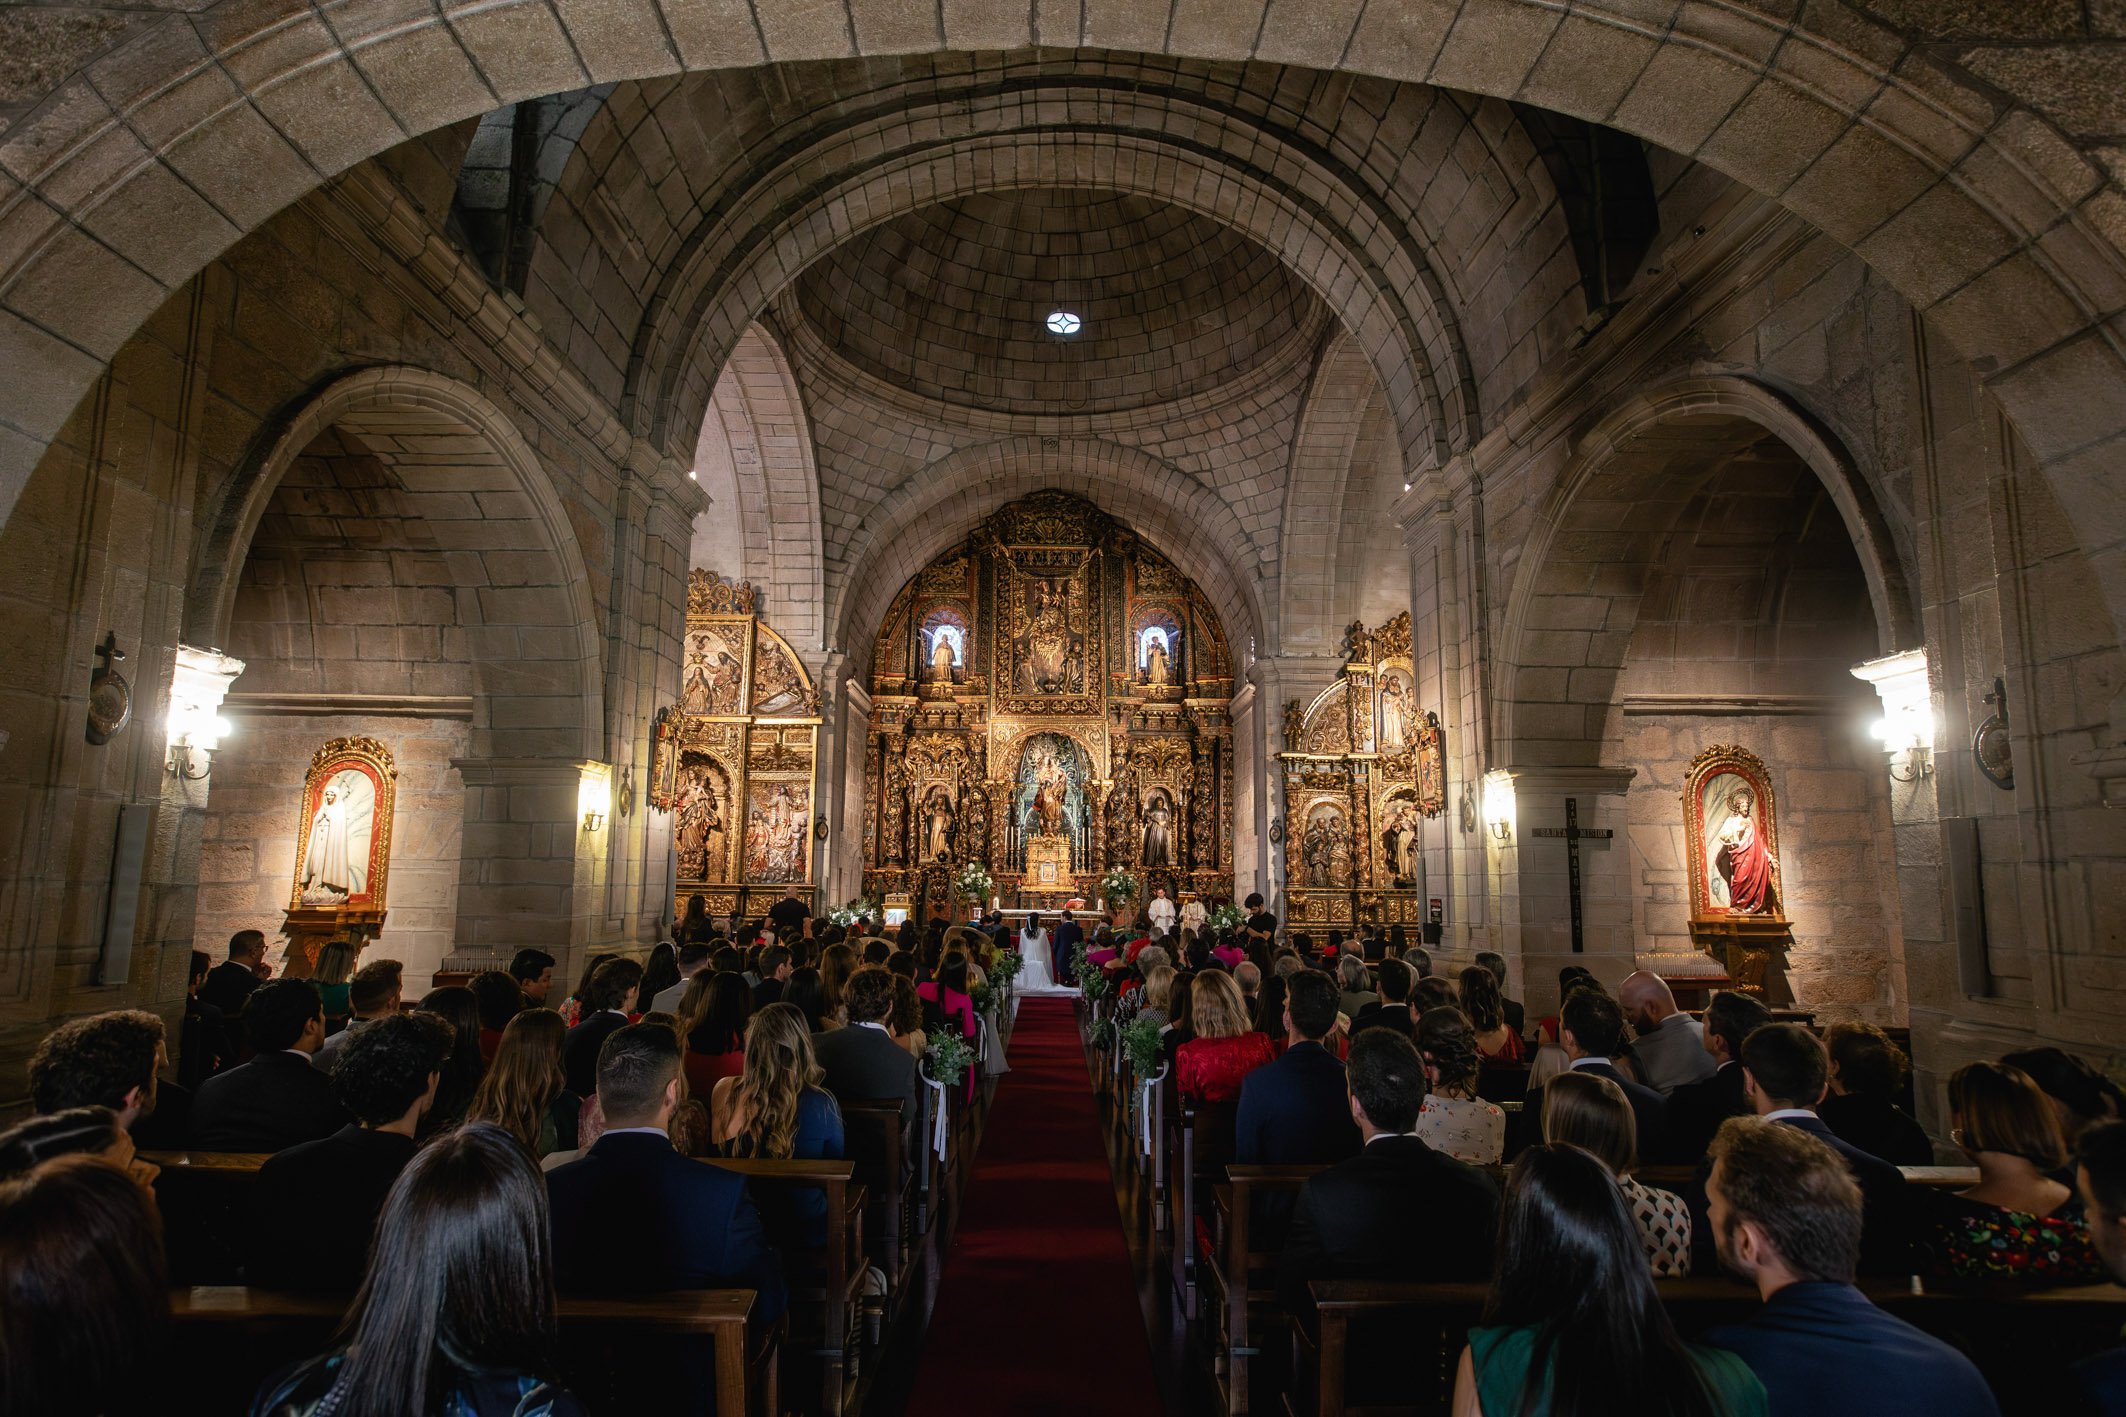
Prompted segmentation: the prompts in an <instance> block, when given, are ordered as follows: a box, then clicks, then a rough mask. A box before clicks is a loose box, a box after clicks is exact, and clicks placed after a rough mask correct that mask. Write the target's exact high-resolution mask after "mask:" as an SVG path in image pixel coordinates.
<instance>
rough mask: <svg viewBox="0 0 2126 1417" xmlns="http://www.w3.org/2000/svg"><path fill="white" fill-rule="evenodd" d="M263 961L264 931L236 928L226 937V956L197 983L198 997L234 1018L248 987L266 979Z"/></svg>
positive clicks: (242, 1004)
mask: <svg viewBox="0 0 2126 1417" xmlns="http://www.w3.org/2000/svg"><path fill="white" fill-rule="evenodd" d="M265 962H266V937H265V935H264V934H262V933H261V932H259V931H257V930H238V931H237V932H236V933H235V934H233V935H231V936H230V937H229V957H228V958H227V959H225V960H223V961H222V962H221V963H220V964H217V965H215V966H214V968H212V969H210V970H208V971H207V982H206V983H204V984H202V985H200V986H199V1001H200V1002H201V1003H203V1004H212V1005H213V1006H214V1007H215V1008H217V1009H220V1010H221V1011H222V1016H223V1017H224V1018H231V1019H233V1018H235V1017H236V1016H237V1014H238V1013H240V1012H242V1010H243V1007H244V1004H245V1002H246V1001H247V1000H249V999H250V997H251V991H252V990H254V989H256V988H258V986H259V985H260V984H262V983H264V982H265V981H264V979H263V978H262V977H261V975H260V969H261V967H262V966H263V965H264V964H265ZM252 1046H253V1047H254V1048H255V1047H257V1046H258V1045H257V1044H253V1045H252Z"/></svg>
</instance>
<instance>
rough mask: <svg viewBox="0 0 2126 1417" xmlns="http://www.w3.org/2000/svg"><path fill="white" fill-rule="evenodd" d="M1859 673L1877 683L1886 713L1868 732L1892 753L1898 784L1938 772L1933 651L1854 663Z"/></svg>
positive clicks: (1855, 672)
mask: <svg viewBox="0 0 2126 1417" xmlns="http://www.w3.org/2000/svg"><path fill="white" fill-rule="evenodd" d="M1853 677H1854V678H1855V679H1858V680H1860V681H1861V682H1863V683H1866V684H1869V685H1872V686H1873V687H1874V689H1875V696H1876V697H1877V698H1878V699H1880V700H1881V701H1882V717H1881V718H1879V719H1877V720H1876V721H1875V722H1874V723H1872V724H1870V725H1868V736H1869V737H1871V738H1873V739H1874V740H1875V741H1876V742H1878V743H1880V744H1882V746H1883V751H1885V752H1887V753H1888V754H1889V755H1890V780H1891V781H1892V782H1918V781H1919V780H1920V779H1921V778H1925V777H1931V776H1933V775H1934V701H1933V691H1932V688H1931V687H1930V685H1929V684H1928V680H1927V652H1926V651H1925V650H1923V649H1908V650H1905V651H1903V652H1901V653H1898V654H1891V655H1885V656H1883V657H1882V658H1881V659H1871V660H1869V661H1867V662H1866V663H1865V664H1856V665H1854V666H1853Z"/></svg>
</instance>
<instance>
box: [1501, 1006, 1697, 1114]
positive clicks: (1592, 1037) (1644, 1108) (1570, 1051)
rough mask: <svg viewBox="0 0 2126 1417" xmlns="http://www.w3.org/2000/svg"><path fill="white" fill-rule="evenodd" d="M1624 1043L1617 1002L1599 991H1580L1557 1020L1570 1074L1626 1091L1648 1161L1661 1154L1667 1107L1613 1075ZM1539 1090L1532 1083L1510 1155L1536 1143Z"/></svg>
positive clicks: (1648, 1092) (1643, 1089)
mask: <svg viewBox="0 0 2126 1417" xmlns="http://www.w3.org/2000/svg"><path fill="white" fill-rule="evenodd" d="M1623 1042H1624V1013H1623V1010H1621V1009H1620V1008H1618V1006H1617V1001H1616V1000H1614V999H1612V998H1610V997H1609V996H1608V995H1607V994H1604V993H1602V992H1600V991H1599V990H1597V989H1589V988H1580V989H1575V990H1573V992H1572V993H1571V994H1569V995H1567V996H1566V999H1565V1004H1564V1007H1563V1008H1562V1009H1561V1010H1560V1011H1559V1015H1558V1046H1559V1047H1561V1048H1562V1049H1564V1051H1565V1059H1566V1062H1565V1066H1566V1069H1567V1070H1568V1071H1571V1072H1590V1073H1593V1074H1595V1075H1596V1076H1597V1077H1605V1078H1608V1079H1609V1080H1610V1081H1611V1082H1613V1083H1615V1084H1616V1085H1617V1086H1618V1087H1620V1088H1622V1089H1623V1090H1624V1096H1625V1099H1626V1100H1627V1101H1629V1102H1630V1103H1631V1111H1632V1116H1633V1117H1634V1118H1635V1119H1636V1120H1637V1124H1638V1131H1639V1150H1640V1151H1642V1152H1644V1153H1645V1154H1646V1155H1649V1156H1659V1155H1661V1154H1662V1150H1661V1148H1662V1144H1663V1141H1664V1136H1665V1133H1664V1129H1663V1119H1664V1117H1665V1116H1666V1110H1667V1109H1666V1104H1664V1103H1663V1102H1662V1100H1661V1094H1660V1093H1658V1092H1655V1091H1654V1090H1653V1089H1652V1088H1650V1087H1644V1086H1642V1085H1640V1084H1639V1083H1636V1082H1633V1081H1632V1080H1631V1079H1630V1078H1627V1077H1625V1076H1624V1074H1622V1073H1620V1072H1618V1071H1617V1068H1616V1065H1615V1064H1614V1063H1612V1062H1611V1061H1610V1059H1611V1057H1612V1055H1614V1054H1615V1053H1616V1052H1617V1050H1618V1049H1619V1048H1621V1047H1622V1046H1623ZM1542 1092H1543V1089H1542V1088H1541V1087H1538V1086H1536V1085H1535V1084H1534V1082H1533V1080H1532V1079H1531V1081H1530V1085H1529V1088H1528V1093H1527V1096H1526V1098H1525V1099H1524V1102H1523V1105H1522V1110H1521V1116H1520V1125H1519V1127H1518V1129H1517V1135H1516V1136H1515V1137H1511V1138H1509V1139H1508V1143H1507V1147H1508V1150H1509V1151H1518V1150H1519V1149H1520V1148H1521V1147H1524V1146H1527V1145H1530V1144H1532V1143H1533V1142H1534V1141H1535V1140H1536V1134H1537V1132H1538V1130H1539V1124H1540V1122H1541V1120H1542V1116H1543V1105H1542Z"/></svg>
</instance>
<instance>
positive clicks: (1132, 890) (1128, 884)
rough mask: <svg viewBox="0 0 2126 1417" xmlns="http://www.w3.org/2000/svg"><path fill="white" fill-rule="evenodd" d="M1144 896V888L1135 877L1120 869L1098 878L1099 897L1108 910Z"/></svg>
mask: <svg viewBox="0 0 2126 1417" xmlns="http://www.w3.org/2000/svg"><path fill="white" fill-rule="evenodd" d="M1143 894H1144V886H1143V885H1142V883H1140V882H1139V881H1138V880H1137V878H1136V877H1135V876H1132V875H1131V874H1130V873H1129V872H1127V871H1125V870H1122V869H1121V868H1120V867H1117V868H1116V869H1114V870H1112V871H1109V872H1108V873H1107V874H1106V875H1104V876H1102V877H1101V878H1100V897H1101V899H1103V900H1105V901H1106V902H1107V904H1108V906H1109V908H1113V907H1115V906H1121V905H1129V904H1132V903H1134V902H1135V901H1136V900H1137V899H1138V898H1139V897H1140V896H1142V895H1143Z"/></svg>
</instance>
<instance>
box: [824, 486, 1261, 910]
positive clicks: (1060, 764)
mask: <svg viewBox="0 0 2126 1417" xmlns="http://www.w3.org/2000/svg"><path fill="white" fill-rule="evenodd" d="M870 689H871V694H872V702H873V714H874V722H878V723H882V722H884V721H886V718H887V716H888V714H889V713H897V714H899V715H901V716H902V717H903V719H904V720H905V722H906V724H907V735H908V741H909V742H910V743H914V742H916V741H918V740H923V741H931V742H935V743H945V742H950V743H954V744H957V745H958V746H959V749H960V750H961V751H963V752H964V753H965V754H966V758H967V761H968V763H969V764H970V765H971V769H970V772H969V773H968V774H967V775H965V776H963V777H961V778H960V779H958V781H957V783H956V785H955V784H948V783H947V782H946V781H945V780H944V779H943V778H942V777H939V778H938V779H936V784H935V787H933V786H930V785H926V783H927V782H928V781H929V780H928V779H923V780H917V779H922V774H921V772H920V770H917V771H915V772H914V773H912V774H911V776H910V780H909V781H908V782H907V783H906V785H905V790H906V791H907V792H909V793H912V794H914V795H915V797H916V800H917V802H918V803H919V804H920V803H921V802H923V801H926V800H929V797H930V794H931V793H932V792H933V791H937V792H942V793H944V794H945V796H946V797H948V798H949V799H950V801H949V804H948V805H949V807H950V810H951V811H953V812H954V813H956V814H958V815H959V819H960V820H963V821H964V820H967V818H966V813H967V812H968V811H969V810H974V809H977V808H976V804H972V803H969V802H967V801H966V800H965V799H966V798H967V797H968V796H969V795H970V794H971V793H972V792H973V791H974V789H973V784H974V783H976V782H980V783H981V784H982V787H981V796H982V797H983V799H984V800H983V802H982V803H981V804H980V805H979V808H978V810H979V811H981V812H983V813H985V814H986V822H985V830H983V831H982V832H980V833H976V834H973V835H968V834H964V833H963V834H962V835H961V837H960V838H959V842H960V845H961V849H962V850H963V851H964V853H965V859H964V860H962V861H960V862H959V863H957V864H959V865H961V866H965V865H968V864H980V865H982V866H984V867H986V868H987V869H988V871H989V873H990V875H991V877H992V878H993V879H994V880H995V882H996V889H997V894H998V896H999V897H1001V898H1002V899H1003V900H1004V901H1005V902H1007V903H1008V904H1015V905H1020V904H1022V905H1030V906H1038V907H1040V908H1044V909H1051V910H1052V909H1054V908H1056V907H1057V906H1058V905H1060V904H1061V903H1062V902H1063V901H1065V900H1068V899H1072V898H1078V899H1084V900H1087V901H1090V900H1092V899H1093V898H1094V897H1095V896H1096V895H1097V894H1099V883H1100V878H1101V877H1102V876H1103V875H1104V874H1105V873H1106V872H1107V871H1109V870H1111V869H1116V868H1123V869H1128V870H1131V871H1133V872H1135V871H1140V870H1142V869H1143V862H1142V859H1141V858H1142V855H1143V847H1144V822H1145V817H1146V812H1147V808H1148V807H1149V810H1150V811H1151V812H1152V813H1153V814H1154V815H1157V814H1160V813H1164V820H1165V823H1166V840H1167V849H1166V859H1165V864H1164V865H1162V866H1159V867H1156V868H1154V874H1155V875H1157V876H1158V877H1159V878H1160V879H1161V880H1162V882H1163V883H1164V884H1167V885H1168V886H1169V888H1170V889H1174V888H1179V889H1182V890H1189V889H1193V890H1195V891H1198V892H1203V893H1207V894H1211V895H1214V896H1216V897H1218V898H1220V899H1223V898H1225V897H1228V896H1230V894H1231V891H1232V875H1231V860H1232V850H1231V844H1230V834H1231V830H1232V826H1231V806H1230V797H1231V793H1232V787H1231V752H1230V747H1229V746H1228V747H1227V748H1225V749H1223V750H1220V749H1219V748H1217V747H1216V746H1215V745H1216V744H1218V743H1227V744H1228V745H1229V743H1230V736H1231V728H1230V718H1229V715H1228V714H1227V712H1226V705H1227V704H1228V703H1229V702H1230V700H1231V698H1232V693H1233V677H1232V659H1231V654H1230V651H1229V650H1228V648H1227V639H1226V632H1225V627H1224V626H1223V625H1222V624H1220V623H1219V620H1218V617H1217V615H1216V613H1215V612H1214V611H1213V610H1212V609H1211V607H1210V603H1209V601H1208V600H1207V599H1206V598H1205V597H1204V595H1203V593H1202V591H1201V590H1200V589H1199V588H1198V587H1197V586H1196V585H1194V584H1193V583H1192V582H1190V581H1189V580H1188V579H1187V578H1186V577H1184V576H1183V575H1182V574H1181V573H1180V572H1179V571H1177V570H1176V569H1175V568H1174V566H1173V565H1172V563H1171V562H1170V561H1168V560H1167V558H1166V557H1165V556H1163V555H1161V554H1160V552H1159V551H1158V549H1157V548H1155V547H1153V546H1151V545H1149V544H1147V543H1146V542H1145V541H1144V540H1143V539H1142V538H1140V537H1138V536H1136V535H1135V534H1134V533H1132V532H1131V531H1129V530H1128V529H1127V528H1126V527H1123V526H1121V525H1119V524H1118V523H1116V522H1115V521H1114V519H1113V518H1111V517H1109V516H1107V515H1106V514H1105V513H1103V512H1101V511H1100V510H1099V509H1098V508H1096V507H1094V506H1093V505H1091V504H1090V503H1088V502H1085V501H1082V500H1080V499H1078V498H1075V497H1071V496H1067V495H1065V494H1062V493H1054V492H1044V493H1038V494H1036V495H1034V496H1031V497H1028V498H1025V499H1023V500H1021V501H1017V502H1013V503H1010V504H1009V505H1007V506H1005V507H1003V508H1001V509H999V510H998V511H997V512H996V513H995V514H994V515H992V516H991V517H990V518H989V519H988V520H987V521H986V522H984V523H983V525H982V526H981V527H980V528H978V529H977V530H976V532H975V533H974V534H973V535H972V536H970V537H969V538H968V539H967V540H966V541H965V542H963V543H962V544H961V545H959V546H958V547H955V548H954V549H953V550H952V551H950V552H948V553H947V554H946V555H944V556H941V557H940V558H938V559H937V560H936V561H933V562H932V563H931V564H930V565H928V566H926V567H924V568H923V569H922V570H921V571H919V572H918V573H917V574H916V575H915V576H914V577H913V578H911V579H910V580H909V581H908V583H907V584H906V585H904V586H903V587H902V588H901V590H900V593H899V594H898V595H897V596H896V597H895V599H894V601H893V604H892V606H891V608H890V609H889V610H888V611H887V613H886V617H885V620H884V622H883V623H882V624H881V625H880V626H879V630H878V635H877V639H876V641H875V649H874V651H873V658H872V674H871V684H870ZM871 751H872V752H873V753H874V754H891V753H894V752H896V751H900V752H903V753H904V755H905V756H906V757H908V758H909V759H910V760H911V761H915V760H918V759H920V758H921V756H922V754H921V753H920V752H918V751H916V750H914V749H912V748H906V747H902V748H896V745H895V741H894V740H893V739H891V738H890V737H888V736H886V735H875V736H874V738H873V740H872V744H871ZM1140 762H1142V763H1146V764H1151V765H1153V766H1152V768H1151V769H1149V770H1146V771H1139V770H1137V766H1136V765H1137V764H1138V763H1140ZM1206 765H1207V766H1208V772H1206V770H1205V768H1206ZM894 773H895V768H894V766H893V765H892V764H890V763H874V764H873V765H872V773H871V777H872V778H873V779H874V780H876V781H878V782H879V783H881V784H882V787H881V790H882V791H883V792H884V793H885V794H886V796H887V797H888V798H891V797H892V796H893V793H894V790H895V789H894ZM1221 774H1222V775H1221ZM941 800H942V799H941ZM889 815H890V813H889V811H888V810H887V809H886V808H884V807H882V808H881V810H880V811H879V812H878V813H877V814H876V815H875V819H873V820H872V824H871V828H870V836H869V839H868V840H867V841H866V842H865V844H864V860H865V876H864V880H865V893H866V894H867V895H875V896H879V897H882V898H884V897H888V896H890V895H891V894H892V893H893V891H894V889H895V888H896V887H897V886H898V887H902V888H903V889H905V884H906V883H905V871H906V866H907V861H908V858H906V857H905V856H903V855H902V854H901V852H900V850H899V846H898V843H897V841H896V838H895V834H894V831H893V829H892V828H891V826H890V825H889V824H888V822H887V818H888V816H889Z"/></svg>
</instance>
